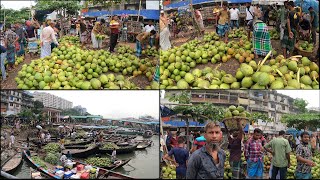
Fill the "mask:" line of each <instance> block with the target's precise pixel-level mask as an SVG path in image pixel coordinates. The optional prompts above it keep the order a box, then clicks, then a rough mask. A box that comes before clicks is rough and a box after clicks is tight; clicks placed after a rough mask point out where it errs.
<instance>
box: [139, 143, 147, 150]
mask: <svg viewBox="0 0 320 180" xmlns="http://www.w3.org/2000/svg"><path fill="white" fill-rule="evenodd" d="M148 146H149V143H147V142H140V143H139V144H138V146H137V147H136V149H138V150H142V149H146V148H147V147H148Z"/></svg>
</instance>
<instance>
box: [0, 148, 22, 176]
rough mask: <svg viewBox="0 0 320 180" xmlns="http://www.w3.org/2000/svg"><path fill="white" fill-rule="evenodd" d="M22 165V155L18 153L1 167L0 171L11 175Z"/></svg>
mask: <svg viewBox="0 0 320 180" xmlns="http://www.w3.org/2000/svg"><path fill="white" fill-rule="evenodd" d="M21 164H22V153H21V152H18V153H17V154H15V155H14V156H13V157H12V158H11V159H9V160H8V161H7V162H6V163H4V164H3V166H1V169H2V171H4V172H6V173H9V174H12V173H13V172H14V171H15V170H17V168H18V167H19V166H20V165H21Z"/></svg>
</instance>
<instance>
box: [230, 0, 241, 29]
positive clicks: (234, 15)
mask: <svg viewBox="0 0 320 180" xmlns="http://www.w3.org/2000/svg"><path fill="white" fill-rule="evenodd" d="M229 12H230V20H231V29H233V27H234V26H237V29H239V14H240V11H239V9H238V8H236V4H233V5H232V8H231V9H230V10H229Z"/></svg>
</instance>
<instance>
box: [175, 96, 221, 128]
mask: <svg viewBox="0 0 320 180" xmlns="http://www.w3.org/2000/svg"><path fill="white" fill-rule="evenodd" d="M169 101H175V102H179V104H181V105H177V106H175V107H174V108H173V111H174V112H176V113H180V114H183V115H186V116H191V118H192V119H193V120H195V121H198V122H200V123H204V121H206V120H211V121H221V120H222V119H223V111H224V110H223V108H221V107H216V106H214V105H213V104H212V103H203V104H190V102H191V94H190V92H189V91H183V92H181V93H179V94H178V95H174V96H171V97H169ZM188 104H189V105H188Z"/></svg>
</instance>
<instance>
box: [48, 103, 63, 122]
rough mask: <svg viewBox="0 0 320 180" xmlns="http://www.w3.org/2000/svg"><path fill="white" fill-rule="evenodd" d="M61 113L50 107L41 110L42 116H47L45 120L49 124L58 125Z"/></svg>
mask: <svg viewBox="0 0 320 180" xmlns="http://www.w3.org/2000/svg"><path fill="white" fill-rule="evenodd" d="M61 112H62V110H60V109H56V108H52V107H45V108H43V115H44V116H47V119H46V120H47V122H50V123H59V122H60V121H61V118H60V117H61V114H60V113H61Z"/></svg>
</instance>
